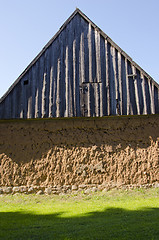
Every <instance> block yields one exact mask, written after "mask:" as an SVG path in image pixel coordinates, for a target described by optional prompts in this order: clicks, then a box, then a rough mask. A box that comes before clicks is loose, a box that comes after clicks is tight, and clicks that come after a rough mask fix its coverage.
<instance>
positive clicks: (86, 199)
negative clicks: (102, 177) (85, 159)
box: [0, 189, 159, 240]
mask: <svg viewBox="0 0 159 240" xmlns="http://www.w3.org/2000/svg"><path fill="white" fill-rule="evenodd" d="M0 239H3V240H5V239H7V240H10V239H17V240H20V239H23V240H25V239H38V240H40V239H44V240H47V239H58V240H60V239H63V240H64V239H65V240H66V239H67V240H68V239H77V240H78V239H92V240H97V239H98V240H99V239H102V240H103V239H114V240H115V239H120V240H121V239H122V240H131V239H135V240H136V239H139V240H142V239H143V240H159V189H147V190H143V189H139V190H129V191H127V190H111V191H109V192H106V193H101V192H100V193H92V194H90V195H84V194H83V193H82V192H81V193H78V194H71V195H63V196H54V195H50V196H45V195H40V196H39V195H38V196H37V195H24V194H17V195H0Z"/></svg>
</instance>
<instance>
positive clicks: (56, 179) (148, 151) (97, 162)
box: [0, 115, 159, 187]
mask: <svg viewBox="0 0 159 240" xmlns="http://www.w3.org/2000/svg"><path fill="white" fill-rule="evenodd" d="M154 182H159V115H147V116H125V117H121V116H120V117H103V118H70V119H45V120H44V119H40V120H14V121H12V120H10V121H8V120H7V121H0V186H22V185H25V186H31V185H38V186H44V187H46V186H56V185H58V186H59V185H75V184H76V185H79V184H97V185H100V184H109V183H113V184H116V185H124V184H125V185H127V184H137V185H140V184H151V183H154Z"/></svg>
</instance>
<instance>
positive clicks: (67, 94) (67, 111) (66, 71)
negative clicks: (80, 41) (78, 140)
mask: <svg viewBox="0 0 159 240" xmlns="http://www.w3.org/2000/svg"><path fill="white" fill-rule="evenodd" d="M68 74H69V73H68V46H66V57H65V86H66V110H65V117H68V114H69V79H68V78H69V75H68Z"/></svg>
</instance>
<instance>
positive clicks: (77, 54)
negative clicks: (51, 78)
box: [75, 15, 81, 117]
mask: <svg viewBox="0 0 159 240" xmlns="http://www.w3.org/2000/svg"><path fill="white" fill-rule="evenodd" d="M75 20H76V21H75V40H76V47H75V59H76V65H75V68H76V73H75V79H76V93H75V95H76V116H77V117H79V116H81V106H80V79H79V78H80V64H79V59H80V52H79V49H80V29H81V28H80V16H79V15H76V17H75Z"/></svg>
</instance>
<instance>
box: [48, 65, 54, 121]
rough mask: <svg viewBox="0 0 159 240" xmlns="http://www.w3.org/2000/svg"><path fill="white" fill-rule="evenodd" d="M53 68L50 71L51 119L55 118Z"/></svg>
mask: <svg viewBox="0 0 159 240" xmlns="http://www.w3.org/2000/svg"><path fill="white" fill-rule="evenodd" d="M52 108H53V66H52V67H51V69H50V94H49V117H50V118H52V117H53V109H52Z"/></svg>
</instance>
